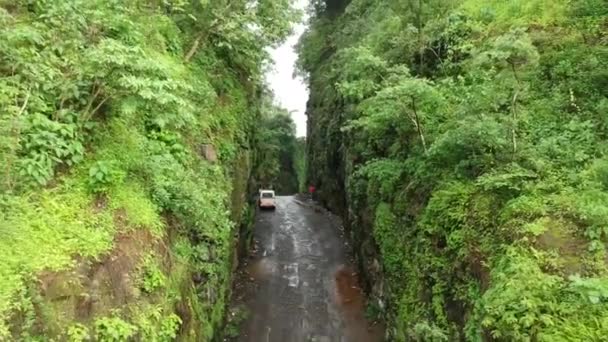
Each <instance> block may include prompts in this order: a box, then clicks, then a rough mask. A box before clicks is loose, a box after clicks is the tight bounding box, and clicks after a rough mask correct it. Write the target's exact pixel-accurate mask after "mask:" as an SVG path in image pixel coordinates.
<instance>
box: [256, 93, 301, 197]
mask: <svg viewBox="0 0 608 342" xmlns="http://www.w3.org/2000/svg"><path fill="white" fill-rule="evenodd" d="M263 108H264V110H263V111H262V113H264V114H263V116H262V118H261V121H260V124H259V126H258V132H257V133H258V134H257V145H256V151H257V152H258V156H257V158H258V160H259V163H258V164H257V165H256V168H255V170H254V176H253V178H254V179H255V180H256V185H257V187H258V188H265V189H274V190H275V191H276V192H277V193H278V194H280V195H292V194H294V193H296V192H298V190H299V188H298V187H299V181H300V179H302V178H303V175H302V174H300V173H299V169H297V167H300V165H298V164H297V162H299V161H300V160H298V159H297V157H298V156H297V155H296V149H297V148H299V145H298V141H297V139H296V127H295V124H294V122H293V119H292V118H291V116H290V114H289V112H288V111H287V110H285V109H283V108H280V107H277V106H276V105H274V104H273V103H272V98H271V97H269V98H267V100H266V102H265V104H264V107H263Z"/></svg>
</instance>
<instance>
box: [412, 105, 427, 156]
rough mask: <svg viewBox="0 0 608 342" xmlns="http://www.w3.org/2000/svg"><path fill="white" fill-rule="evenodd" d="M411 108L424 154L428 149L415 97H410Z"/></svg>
mask: <svg viewBox="0 0 608 342" xmlns="http://www.w3.org/2000/svg"><path fill="white" fill-rule="evenodd" d="M412 110H413V111H414V121H415V124H416V129H417V130H418V136H419V137H420V141H422V148H423V149H424V154H428V152H429V151H428V149H427V147H426V139H425V138H424V134H423V133H422V125H421V124H420V118H419V117H418V110H417V109H416V99H414V97H412Z"/></svg>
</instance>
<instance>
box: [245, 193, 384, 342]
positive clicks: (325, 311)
mask: <svg viewBox="0 0 608 342" xmlns="http://www.w3.org/2000/svg"><path fill="white" fill-rule="evenodd" d="M255 242H256V246H255V251H254V253H253V256H252V258H251V259H250V260H249V264H248V265H247V267H246V268H245V270H244V274H243V276H242V277H241V280H240V282H241V284H240V285H239V286H240V287H237V289H236V290H235V292H237V293H236V295H237V297H239V295H240V299H239V300H238V301H239V302H240V303H241V304H244V305H245V306H246V307H247V308H248V311H249V315H250V316H249V319H248V320H247V321H246V322H244V323H243V325H242V328H241V335H240V337H239V338H237V339H236V340H235V341H252V342H275V341H276V342H289V341H294V342H299V341H318V342H330V341H331V342H334V341H336V342H376V341H382V336H383V331H382V328H381V327H380V326H378V325H374V324H371V323H370V322H368V321H367V319H366V317H365V314H364V312H365V298H364V295H363V293H362V291H361V289H360V288H359V285H358V279H357V274H356V273H355V271H354V269H353V267H352V262H351V260H350V257H349V255H348V248H347V247H346V246H345V238H344V236H343V232H342V231H341V230H340V227H339V226H338V225H337V224H336V221H335V220H332V219H331V218H330V217H329V216H328V215H325V214H323V213H320V212H318V211H315V210H312V209H311V208H309V207H306V206H301V205H299V204H297V203H296V202H295V201H294V199H293V198H292V197H279V198H278V207H277V209H276V211H275V212H261V213H260V214H259V215H258V219H257V222H256V227H255ZM238 292H240V293H238Z"/></svg>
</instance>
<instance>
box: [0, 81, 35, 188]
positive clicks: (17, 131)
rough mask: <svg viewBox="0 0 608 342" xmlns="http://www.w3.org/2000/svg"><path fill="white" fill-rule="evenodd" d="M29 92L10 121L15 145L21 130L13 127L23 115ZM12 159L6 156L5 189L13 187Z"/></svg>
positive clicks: (17, 143) (28, 99) (17, 142)
mask: <svg viewBox="0 0 608 342" xmlns="http://www.w3.org/2000/svg"><path fill="white" fill-rule="evenodd" d="M30 94H31V93H30V92H29V90H28V92H27V95H25V100H23V104H22V105H21V108H20V109H19V112H17V114H16V115H15V116H14V117H13V120H12V123H11V130H15V136H16V142H15V145H19V140H20V139H19V136H20V135H21V130H20V129H19V128H17V129H15V127H17V120H18V118H19V117H20V116H21V115H23V113H24V112H25V109H26V108H27V105H28V103H29V101H30ZM12 161H13V160H12V159H11V158H8V161H7V162H6V166H5V169H4V179H5V182H6V183H5V184H6V187H7V189H10V188H12V187H13V184H12V181H11V167H12V164H13V163H12Z"/></svg>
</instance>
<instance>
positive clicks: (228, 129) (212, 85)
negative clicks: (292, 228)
mask: <svg viewBox="0 0 608 342" xmlns="http://www.w3.org/2000/svg"><path fill="white" fill-rule="evenodd" d="M297 14H298V13H296V12H295V11H294V10H293V8H292V7H291V3H290V1H289V0H282V1H275V0H272V1H266V0H262V1H255V2H253V1H247V0H242V1H241V0H239V1H219V0H218V1H184V0H165V1H146V0H136V1H119V0H109V1H108V0H86V1H85V0H74V1H54V0H45V1H29V0H17V1H12V0H11V1H9V0H0V56H1V58H0V75H1V76H2V77H0V161H1V162H0V232H1V234H0V235H1V236H2V239H1V240H0V260H2V262H0V340H25V341H29V340H32V341H34V340H36V341H38V340H56V341H59V340H61V341H63V340H70V341H87V340H91V339H93V340H99V341H125V340H128V339H132V340H142V341H168V340H175V339H179V340H190V341H209V340H211V339H212V338H214V337H218V336H219V335H220V334H221V333H222V330H221V329H218V328H219V327H220V326H221V325H222V323H223V321H224V316H225V301H226V298H227V296H228V295H229V291H230V284H231V271H232V266H233V265H232V263H233V253H234V245H235V241H234V233H235V232H236V231H237V230H236V228H238V227H240V225H241V224H246V223H247V222H248V221H250V220H251V218H250V217H249V214H248V209H247V204H246V198H247V197H248V195H249V193H248V191H249V189H248V185H249V184H250V183H249V181H250V177H253V175H252V170H253V169H255V168H256V167H257V165H258V164H260V163H261V162H262V161H264V162H273V163H279V156H275V155H272V156H265V157H261V156H262V153H263V152H260V147H259V146H258V141H259V133H258V132H259V131H260V129H259V126H263V127H264V129H265V130H266V131H267V132H268V133H267V134H274V131H273V130H274V129H275V128H277V127H284V126H285V124H284V123H283V121H284V120H283V121H281V123H280V124H278V125H277V126H273V125H272V124H271V123H272V122H273V120H271V119H267V120H266V121H265V122H266V123H265V124H264V125H260V124H259V121H260V118H262V117H265V116H268V113H266V111H268V108H267V107H266V103H267V102H268V100H266V98H267V96H266V95H264V91H263V90H264V88H265V85H264V84H263V80H262V75H263V71H264V70H265V65H266V63H267V60H268V55H267V54H268V53H267V47H270V46H275V45H276V44H278V43H280V42H281V41H282V40H283V39H284V38H285V37H286V35H287V34H288V33H289V31H290V27H291V21H292V20H295V19H296V18H297V17H298V16H297ZM276 134H279V135H281V136H284V135H289V134H291V131H281V132H280V133H276ZM291 139H294V140H295V138H294V137H293V134H292V137H291Z"/></svg>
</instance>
